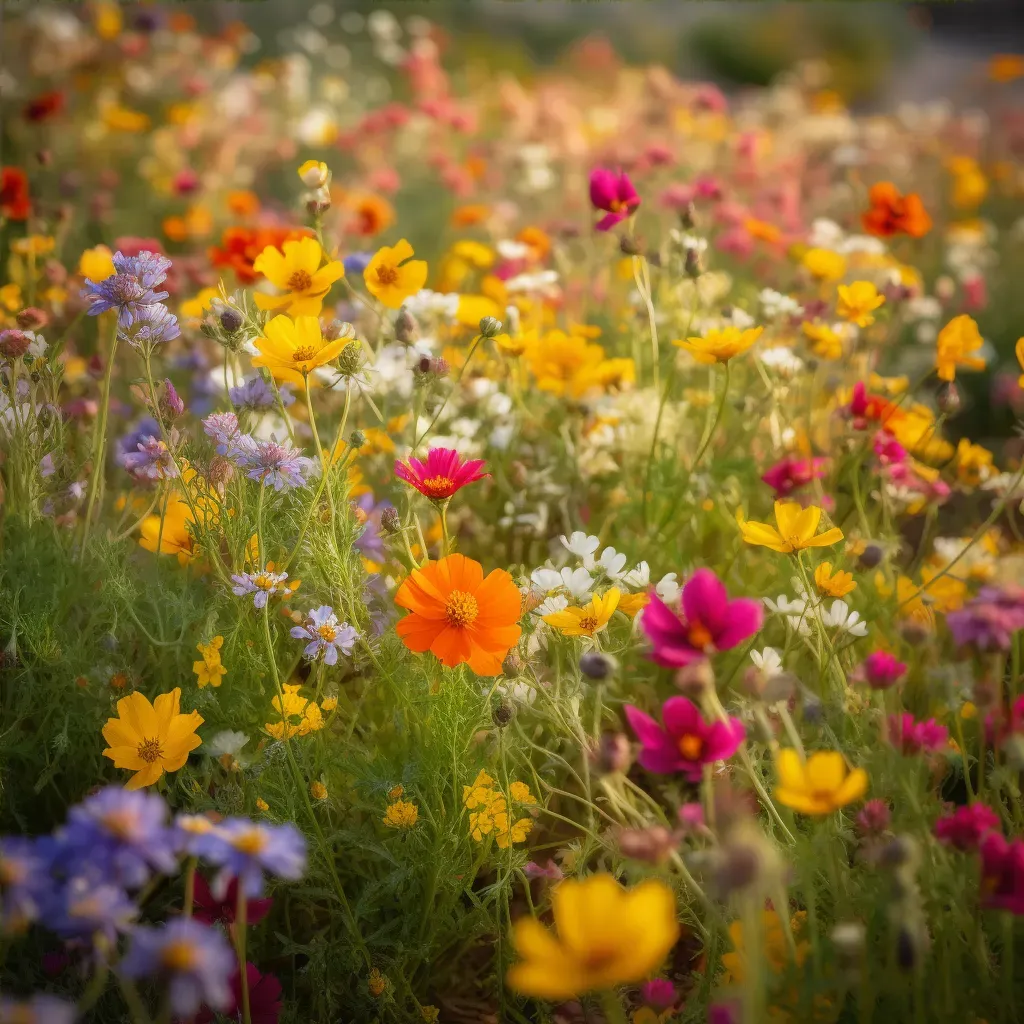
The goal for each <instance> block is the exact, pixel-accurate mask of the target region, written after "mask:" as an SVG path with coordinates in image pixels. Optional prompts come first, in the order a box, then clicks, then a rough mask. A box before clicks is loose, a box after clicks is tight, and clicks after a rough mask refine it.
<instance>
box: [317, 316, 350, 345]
mask: <svg viewBox="0 0 1024 1024" xmlns="http://www.w3.org/2000/svg"><path fill="white" fill-rule="evenodd" d="M323 335H324V338H325V339H326V340H327V341H337V340H338V339H339V338H354V337H355V336H356V329H355V328H354V327H353V326H352V325H351V324H350V323H349V322H348V321H347V320H332V321H331V322H330V323H328V324H326V325H324V328H323Z"/></svg>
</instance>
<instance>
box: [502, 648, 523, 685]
mask: <svg viewBox="0 0 1024 1024" xmlns="http://www.w3.org/2000/svg"><path fill="white" fill-rule="evenodd" d="M522 671H523V659H522V658H520V657H519V655H518V653H516V652H515V651H509V652H508V654H506V655H505V660H504V661H503V662H502V663H501V674H502V675H503V676H504V677H505V678H506V679H518V678H519V674H520V673H521V672H522Z"/></svg>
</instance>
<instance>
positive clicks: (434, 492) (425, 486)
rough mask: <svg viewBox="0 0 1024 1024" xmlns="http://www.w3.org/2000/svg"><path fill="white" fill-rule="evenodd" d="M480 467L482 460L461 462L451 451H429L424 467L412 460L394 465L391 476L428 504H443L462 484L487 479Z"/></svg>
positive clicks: (416, 460) (463, 485)
mask: <svg viewBox="0 0 1024 1024" xmlns="http://www.w3.org/2000/svg"><path fill="white" fill-rule="evenodd" d="M483 464H484V460H483V459H467V460H466V461H465V462H463V461H462V457H461V456H460V455H459V453H458V452H457V451H455V449H454V448H431V449H430V451H429V452H427V461H426V462H425V463H424V462H421V461H420V460H419V459H414V458H410V459H409V461H408V462H407V463H406V462H396V463H395V476H397V477H399V478H400V479H402V480H404V481H405V482H406V483H407V484H412V486H413V487H415V488H416V490H417V491H419V492H420V494H425V495H426V496H427V497H428V498H430V500H431V501H447V500H448V499H449V498H450V497H451V496H452V495H453V494H454V493H455V492H456V491H458V490H460V489H461V488H463V487H465V486H466V484H471V483H474V482H475V481H477V480H482V479H483V478H484V477H485V476H490V474H489V473H481V472H480V467H481V466H483Z"/></svg>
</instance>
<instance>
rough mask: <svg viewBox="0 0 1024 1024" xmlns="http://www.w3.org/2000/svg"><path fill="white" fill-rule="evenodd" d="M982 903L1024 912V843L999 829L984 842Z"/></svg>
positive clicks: (1001, 908)
mask: <svg viewBox="0 0 1024 1024" xmlns="http://www.w3.org/2000/svg"><path fill="white" fill-rule="evenodd" d="M981 902H982V906H985V907H993V908H995V909H996V910H1008V911H1010V913H1011V914H1024V842H1022V841H1021V840H1020V839H1013V840H1011V841H1010V842H1007V841H1006V840H1005V839H1004V838H1003V837H1002V836H1001V835H1000V834H999V833H998V832H989V833H988V835H987V836H985V838H984V839H983V840H982V841H981Z"/></svg>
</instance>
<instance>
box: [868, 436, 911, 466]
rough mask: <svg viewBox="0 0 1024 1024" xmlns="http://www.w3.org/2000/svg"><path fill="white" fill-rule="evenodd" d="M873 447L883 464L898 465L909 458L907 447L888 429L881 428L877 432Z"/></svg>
mask: <svg viewBox="0 0 1024 1024" xmlns="http://www.w3.org/2000/svg"><path fill="white" fill-rule="evenodd" d="M871 447H872V449H873V450H874V453H875V455H877V456H878V461H879V462H880V463H881V464H882V465H883V466H892V465H898V464H900V463H903V462H905V461H906V459H907V450H906V448H904V447H903V445H901V444H900V443H899V441H897V440H896V438H895V437H893V436H892V434H890V433H889V432H888V431H887V430H880V431H878V433H877V434H875V439H874V441H873V442H872V444H871Z"/></svg>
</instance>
